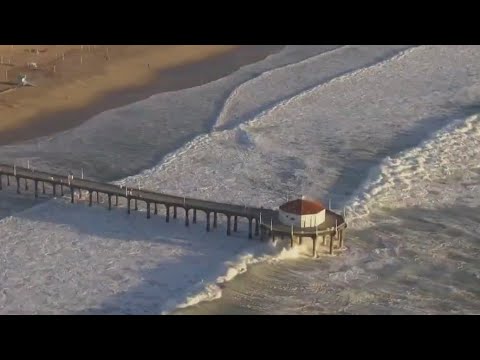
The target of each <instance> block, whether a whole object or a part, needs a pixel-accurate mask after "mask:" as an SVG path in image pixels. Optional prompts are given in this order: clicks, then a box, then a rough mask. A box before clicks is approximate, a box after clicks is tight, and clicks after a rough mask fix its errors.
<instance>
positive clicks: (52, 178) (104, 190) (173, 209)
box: [0, 164, 346, 254]
mask: <svg viewBox="0 0 480 360" xmlns="http://www.w3.org/2000/svg"><path fill="white" fill-rule="evenodd" d="M5 177H6V184H7V186H9V185H13V186H16V191H17V193H18V194H20V193H21V192H22V186H21V185H22V184H23V185H24V186H23V189H24V190H26V191H28V190H29V189H31V190H33V193H34V196H35V198H38V196H39V191H42V193H43V194H45V184H49V185H51V186H52V195H53V196H57V194H58V195H61V196H64V193H68V194H69V195H70V199H71V200H70V201H71V203H74V202H75V192H78V193H79V197H80V198H81V196H82V192H86V195H87V196H88V205H89V206H92V203H93V194H95V193H96V201H97V202H98V201H99V194H103V195H105V196H107V198H108V210H111V208H112V198H113V200H114V205H115V206H118V199H119V198H125V199H126V200H127V213H128V214H130V212H131V204H132V200H133V202H134V207H135V210H137V209H138V201H143V202H144V203H145V204H146V209H147V211H146V213H147V215H146V216H147V218H148V219H149V218H150V216H151V211H152V208H153V211H154V214H157V212H158V205H161V206H164V207H165V214H166V215H165V221H166V222H169V220H170V214H172V215H173V218H176V217H177V209H178V208H181V209H183V210H184V212H185V226H189V224H190V216H192V223H193V224H195V223H196V222H197V211H203V212H204V213H205V215H206V231H210V230H211V228H216V227H217V217H218V214H223V215H224V216H225V217H226V218H227V235H231V232H232V227H233V231H234V232H236V231H237V229H238V218H245V219H247V221H248V238H249V239H252V238H253V236H254V235H255V236H259V235H260V231H261V233H262V234H261V236H260V238H261V239H263V238H264V236H265V234H270V235H271V236H272V237H273V238H274V237H275V236H276V235H283V234H290V235H292V234H291V229H290V228H288V226H285V225H282V224H280V223H278V220H277V212H276V211H275V210H273V209H267V208H257V207H248V206H242V205H235V204H226V203H220V202H214V201H207V200H201V199H194V198H188V197H181V196H174V195H168V194H162V193H158V192H153V191H148V190H141V189H138V188H134V187H128V186H121V185H114V184H108V183H101V182H97V181H92V180H87V179H82V178H77V177H74V176H69V175H59V174H52V173H47V172H43V171H38V170H36V169H33V168H24V167H19V166H11V165H2V164H0V190H2V186H3V185H2V179H3V178H5ZM31 190H30V191H31ZM212 218H213V219H212ZM332 222H333V224H335V223H336V224H337V228H335V227H334V228H332V227H331V226H330V225H331V224H332ZM232 223H233V226H232ZM345 228H346V223H345V220H344V219H343V217H342V216H340V215H338V214H335V213H333V212H331V211H327V221H325V224H324V226H322V227H317V229H316V230H315V229H314V228H312V229H310V228H303V229H302V230H298V229H295V231H294V234H293V235H292V236H300V239H301V238H302V237H312V239H313V237H315V238H316V236H323V237H324V238H325V236H327V235H330V237H331V239H332V238H333V236H335V234H336V233H337V231H338V230H344V229H345ZM341 239H343V234H342V235H341ZM340 241H342V242H343V240H340ZM331 242H333V240H331ZM292 246H293V240H292ZM314 248H315V241H314ZM331 248H332V246H331ZM314 254H315V250H314Z"/></svg>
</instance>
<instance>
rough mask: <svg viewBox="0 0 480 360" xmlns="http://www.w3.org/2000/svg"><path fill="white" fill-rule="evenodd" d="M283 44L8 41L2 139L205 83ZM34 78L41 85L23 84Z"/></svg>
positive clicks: (44, 131)
mask: <svg viewBox="0 0 480 360" xmlns="http://www.w3.org/2000/svg"><path fill="white" fill-rule="evenodd" d="M279 49H281V46H278V45H245V46H234V45H101V46H100V45H21V46H20V45H0V79H1V80H0V144H9V143H14V142H18V141H22V140H27V139H31V138H34V137H38V136H45V135H49V134H52V133H55V132H58V131H63V130H66V129H69V128H71V127H74V126H77V125H79V124H80V123H82V122H83V121H86V120H88V118H90V117H91V116H94V115H95V114H98V113H100V112H102V111H105V110H108V109H111V108H114V107H118V106H122V105H126V104H128V103H131V102H135V101H138V100H142V99H145V98H147V97H149V96H151V95H153V94H156V93H160V92H163V91H174V90H179V89H183V88H188V87H193V86H198V85H201V84H204V83H207V82H210V81H213V80H216V79H218V78H221V77H223V76H226V75H228V74H229V73H231V72H233V71H235V70H236V69H238V68H239V67H241V66H243V65H246V64H249V63H252V62H255V61H259V60H261V59H262V58H264V57H266V56H268V55H269V54H271V53H273V52H275V51H277V50H279ZM19 75H26V78H27V81H28V82H30V83H31V84H32V85H33V86H19V85H18V79H19V78H18V77H19Z"/></svg>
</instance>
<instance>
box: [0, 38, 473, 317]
mask: <svg viewBox="0 0 480 360" xmlns="http://www.w3.org/2000/svg"><path fill="white" fill-rule="evenodd" d="M479 56H480V47H479V46H408V45H404V46H400V45H396V46H365V45H364V46H357V45H356V46H286V47H285V48H284V49H283V50H281V51H280V52H278V53H275V54H272V55H270V56H268V57H267V58H266V59H264V60H262V61H260V62H257V63H255V64H250V65H247V66H244V67H242V68H241V69H239V70H238V71H236V72H234V73H232V74H230V75H229V76H227V77H224V78H221V79H219V80H217V81H213V82H211V83H208V84H205V85H202V86H198V87H195V88H191V89H185V90H180V91H175V92H170V93H162V94H158V95H154V96H152V97H150V98H148V99H146V100H143V101H140V102H137V103H134V104H130V105H127V106H124V107H121V108H117V109H112V110H109V111H106V112H103V113H101V114H98V115H97V116H95V117H93V118H91V119H89V120H88V121H86V122H84V123H83V124H82V125H80V126H78V127H76V128H74V129H70V130H68V131H65V132H61V133H58V134H55V135H53V136H49V137H43V138H38V139H35V140H30V141H26V142H22V143H19V144H15V145H8V146H2V147H0V162H2V163H12V162H13V161H15V163H17V164H19V165H20V164H22V165H25V164H26V163H27V161H29V163H30V164H31V165H30V166H34V167H36V168H38V169H44V170H51V171H56V172H65V171H68V170H72V171H74V172H76V173H78V174H79V172H80V169H81V168H83V169H84V172H85V176H86V177H89V178H94V179H98V180H103V181H112V182H116V183H119V184H126V185H128V186H140V187H142V188H149V189H152V190H157V191H161V192H166V193H171V194H177V195H184V196H190V197H198V198H203V199H211V200H216V201H225V202H232V203H237V204H245V205H253V206H265V207H276V206H279V205H280V204H282V203H283V202H285V201H286V199H287V198H292V197H295V196H300V195H307V196H311V197H315V198H317V199H319V200H321V201H323V202H324V203H327V202H328V201H329V200H331V203H332V206H333V208H335V209H339V210H340V209H343V208H345V209H346V213H347V221H348V223H349V228H348V230H347V234H346V242H345V245H346V250H345V251H344V252H343V253H341V254H338V255H335V256H328V255H322V256H320V257H319V258H317V259H312V258H310V256H309V255H310V247H309V246H311V245H310V243H309V242H308V241H307V242H304V244H303V245H301V246H298V245H297V246H296V247H295V248H293V249H289V246H288V245H289V244H288V242H285V243H284V242H282V241H278V242H276V243H260V242H257V241H251V240H250V241H249V240H248V239H247V237H246V234H245V233H246V230H247V229H246V226H245V224H244V223H240V225H239V227H240V228H239V230H240V231H239V232H238V233H235V234H234V236H231V237H227V236H226V234H225V233H226V232H225V223H224V222H225V219H223V218H222V217H220V222H219V228H218V229H216V231H215V232H212V233H206V232H205V230H204V221H205V219H204V217H203V215H199V219H198V224H196V225H191V226H190V227H188V228H185V227H184V226H183V225H182V224H183V214H182V213H181V212H180V213H179V219H177V221H176V222H175V221H171V222H170V223H168V224H167V223H165V219H164V217H162V215H163V209H160V211H159V216H158V217H153V218H152V219H150V220H147V219H146V218H145V213H144V211H145V209H144V205H143V204H140V209H139V212H138V213H135V214H132V215H131V216H127V214H126V211H125V209H124V208H121V207H120V208H118V209H115V210H114V211H111V212H108V211H106V210H105V205H104V206H103V207H102V206H97V207H93V208H90V209H87V206H86V205H85V204H78V205H74V206H72V205H71V204H69V203H68V199H62V198H57V199H43V200H40V201H35V200H34V199H33V196H31V194H23V195H21V196H18V195H16V194H15V193H14V189H13V187H11V188H10V189H9V190H6V191H3V192H1V193H0V217H1V218H2V219H1V220H0V262H1V264H2V265H1V267H0V284H2V286H1V291H0V313H42V314H45V313H46V314H50V313H73V314H92V313H101V314H169V313H173V314H472V313H475V314H477V313H480V287H479V286H478V285H479V283H480V282H479V278H480V266H479V265H480V262H479V252H480V251H479V250H480V246H479V245H480V242H479V235H478V234H479V230H480V225H479V224H480V221H479V220H480V212H479V211H478V209H479V206H480V165H479V160H480V146H479V145H480V107H479V105H480V101H479V100H480V86H479V85H478V84H479V80H480V63H479V62H478V59H479ZM12 159H13V160H12Z"/></svg>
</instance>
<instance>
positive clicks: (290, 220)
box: [260, 196, 347, 257]
mask: <svg viewBox="0 0 480 360" xmlns="http://www.w3.org/2000/svg"><path fill="white" fill-rule="evenodd" d="M346 228H347V223H346V221H345V217H344V216H342V215H340V214H337V213H335V212H333V211H332V210H331V209H326V208H325V207H324V206H323V204H322V203H321V202H319V201H317V200H313V199H306V198H305V197H304V196H302V197H301V198H300V199H295V200H292V201H289V202H287V203H285V204H282V205H280V207H279V208H278V211H273V212H269V213H268V215H264V216H262V214H260V237H261V238H262V239H263V238H264V237H265V236H266V235H267V236H270V237H271V239H272V241H275V237H276V236H278V237H280V238H284V237H289V238H290V247H293V244H294V239H295V238H298V243H299V244H302V240H303V238H304V237H307V238H311V239H312V243H313V256H314V257H315V256H316V255H317V239H318V238H319V237H321V238H322V239H323V242H322V243H323V245H329V253H330V254H333V250H334V249H335V248H337V249H343V241H344V235H345V234H344V232H345V229H346ZM335 240H336V244H335Z"/></svg>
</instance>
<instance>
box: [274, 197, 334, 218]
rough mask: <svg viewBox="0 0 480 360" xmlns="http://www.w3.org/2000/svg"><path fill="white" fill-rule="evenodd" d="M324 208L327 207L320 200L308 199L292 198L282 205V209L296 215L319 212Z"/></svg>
mask: <svg viewBox="0 0 480 360" xmlns="http://www.w3.org/2000/svg"><path fill="white" fill-rule="evenodd" d="M324 209H325V207H324V206H323V205H322V204H321V203H319V202H318V201H314V200H306V199H297V200H292V201H289V202H287V203H285V204H283V205H281V206H280V210H282V211H285V212H288V213H291V214H295V215H311V214H318V213H319V212H320V211H322V210H324Z"/></svg>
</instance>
